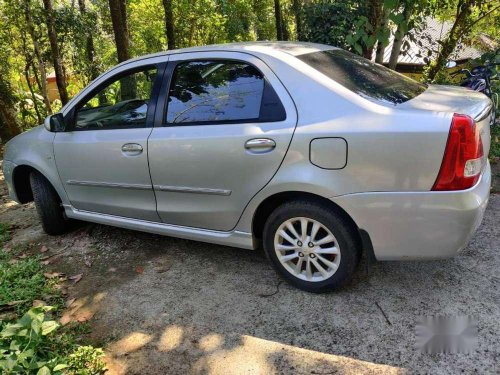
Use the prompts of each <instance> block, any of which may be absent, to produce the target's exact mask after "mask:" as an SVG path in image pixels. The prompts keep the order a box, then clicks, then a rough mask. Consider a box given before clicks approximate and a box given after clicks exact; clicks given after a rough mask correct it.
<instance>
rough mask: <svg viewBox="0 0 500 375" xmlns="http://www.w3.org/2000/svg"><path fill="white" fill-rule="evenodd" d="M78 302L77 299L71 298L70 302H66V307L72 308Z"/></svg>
mask: <svg viewBox="0 0 500 375" xmlns="http://www.w3.org/2000/svg"><path fill="white" fill-rule="evenodd" d="M75 301H76V298H70V299H69V300H67V301H66V303H65V305H66V307H71V305H72V304H73V303H74V302H75Z"/></svg>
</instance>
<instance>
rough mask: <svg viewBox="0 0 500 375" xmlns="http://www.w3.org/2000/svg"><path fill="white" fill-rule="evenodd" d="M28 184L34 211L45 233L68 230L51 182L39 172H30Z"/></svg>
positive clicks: (67, 223)
mask: <svg viewBox="0 0 500 375" xmlns="http://www.w3.org/2000/svg"><path fill="white" fill-rule="evenodd" d="M30 184H31V190H32V191H33V198H34V201H35V206H36V211H37V212H38V216H39V217H40V221H41V222H42V228H43V230H44V231H45V233H47V234H50V235H58V234H63V233H65V232H66V231H67V230H68V226H69V221H68V219H67V218H66V216H65V215H64V209H63V207H62V205H61V200H60V199H59V195H57V192H56V191H55V189H54V187H53V186H52V184H51V183H50V182H49V181H48V180H47V179H46V178H45V177H44V176H43V175H42V174H41V173H39V172H32V173H31V175H30Z"/></svg>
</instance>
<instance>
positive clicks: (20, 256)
mask: <svg viewBox="0 0 500 375" xmlns="http://www.w3.org/2000/svg"><path fill="white" fill-rule="evenodd" d="M27 256H28V254H26V253H22V254H21V255H18V257H17V258H18V259H24V258H26V257H27Z"/></svg>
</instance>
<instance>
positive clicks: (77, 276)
mask: <svg viewBox="0 0 500 375" xmlns="http://www.w3.org/2000/svg"><path fill="white" fill-rule="evenodd" d="M82 277H83V273H79V274H78V275H74V276H70V277H68V280H71V281H73V284H76V283H77V282H79V281H80V280H81V279H82Z"/></svg>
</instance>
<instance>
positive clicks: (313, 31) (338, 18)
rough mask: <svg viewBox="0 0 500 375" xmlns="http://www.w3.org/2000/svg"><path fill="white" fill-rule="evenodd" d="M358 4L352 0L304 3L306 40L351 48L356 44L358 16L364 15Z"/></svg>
mask: <svg viewBox="0 0 500 375" xmlns="http://www.w3.org/2000/svg"><path fill="white" fill-rule="evenodd" d="M358 4H359V2H357V1H351V0H347V1H332V0H321V1H317V2H308V3H306V4H304V7H303V15H304V32H303V33H304V40H305V41H310V42H316V43H324V44H330V45H334V46H337V47H341V48H348V49H351V48H350V47H351V46H353V45H354V44H355V42H354V39H353V38H354V33H355V30H356V27H357V25H356V24H355V22H356V20H357V19H358V17H363V16H362V10H361V9H360V8H359V5H358ZM365 19H366V17H365ZM354 48H355V47H354Z"/></svg>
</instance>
